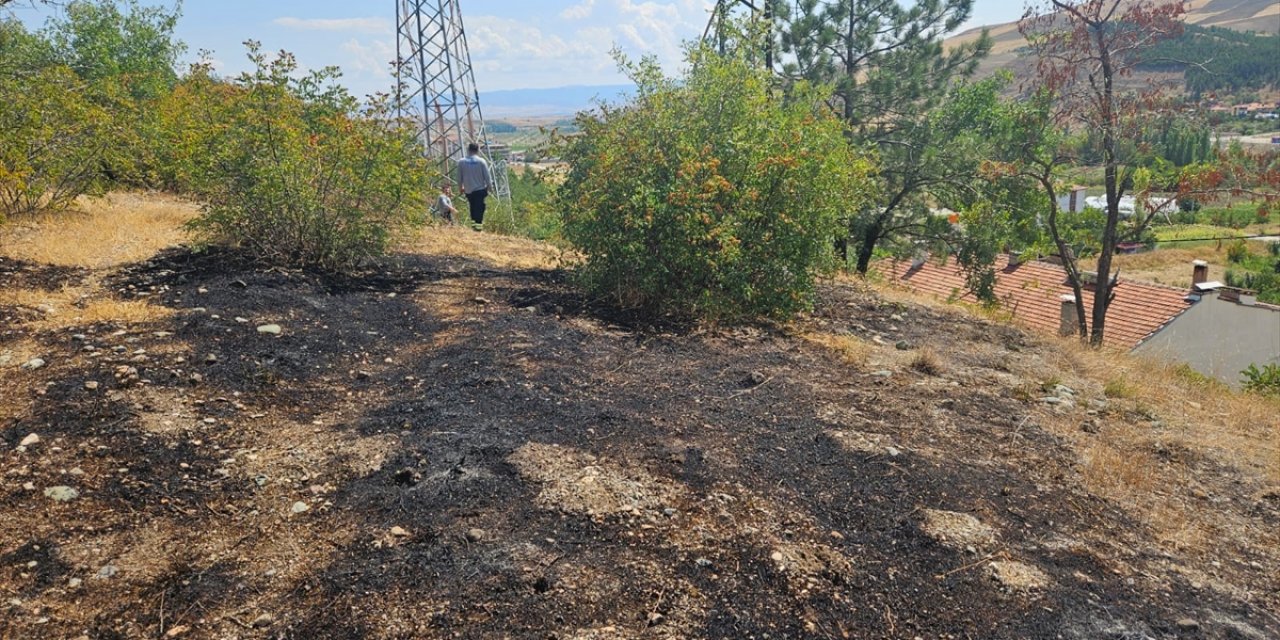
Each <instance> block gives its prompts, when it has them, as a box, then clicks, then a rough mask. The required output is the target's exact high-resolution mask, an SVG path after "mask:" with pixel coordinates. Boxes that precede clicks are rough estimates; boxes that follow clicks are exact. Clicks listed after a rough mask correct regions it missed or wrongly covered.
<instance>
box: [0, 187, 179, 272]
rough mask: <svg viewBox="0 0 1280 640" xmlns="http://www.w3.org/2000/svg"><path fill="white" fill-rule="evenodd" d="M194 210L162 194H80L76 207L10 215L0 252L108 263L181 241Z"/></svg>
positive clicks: (63, 262) (61, 262)
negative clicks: (18, 216) (13, 217)
mask: <svg viewBox="0 0 1280 640" xmlns="http://www.w3.org/2000/svg"><path fill="white" fill-rule="evenodd" d="M197 213H199V207H198V206H197V205H195V204H193V203H191V202H188V201H185V200H180V199H178V198H175V197H172V196H165V195H157V194H137V193H113V194H111V195H108V196H106V197H104V198H81V199H80V200H79V201H78V210H77V211H68V212H63V213H53V214H44V215H41V216H37V217H34V218H22V219H18V220H12V221H10V224H9V225H8V226H7V227H5V228H4V229H3V230H0V253H2V254H5V255H8V256H10V257H13V258H18V259H22V260H29V261H31V262H39V263H42V264H51V265H58V266H65V267H86V268H90V269H102V268H108V267H113V266H117V265H121V264H127V263H130V262H137V261H139V260H145V259H147V258H150V257H151V256H153V255H155V254H156V252H157V251H159V250H161V249H164V248H165V247H170V246H173V245H176V244H180V243H182V242H184V241H186V240H187V234H186V231H184V230H183V225H184V224H185V223H186V222H187V221H189V220H191V219H192V218H193V217H195V216H196V214H197Z"/></svg>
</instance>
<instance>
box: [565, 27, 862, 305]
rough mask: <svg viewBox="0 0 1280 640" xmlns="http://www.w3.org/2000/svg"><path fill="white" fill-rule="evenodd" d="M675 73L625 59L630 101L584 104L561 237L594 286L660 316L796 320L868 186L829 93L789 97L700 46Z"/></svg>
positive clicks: (572, 148)
mask: <svg viewBox="0 0 1280 640" xmlns="http://www.w3.org/2000/svg"><path fill="white" fill-rule="evenodd" d="M689 62H690V67H689V71H688V72H686V74H685V76H684V77H682V78H680V79H678V80H676V79H671V78H666V77H664V76H663V75H662V72H661V69H659V68H658V66H657V65H656V63H655V62H653V61H652V60H645V61H642V62H640V63H639V64H624V65H623V68H624V70H625V71H626V72H627V73H628V75H630V76H631V79H632V80H633V81H634V82H635V84H636V87H637V88H636V92H635V98H634V99H633V100H631V101H630V102H628V103H627V104H625V105H621V106H617V107H611V106H608V105H602V106H601V107H600V108H599V109H597V110H593V111H591V112H584V113H582V114H580V115H579V116H578V119H577V124H578V127H579V128H580V129H581V131H582V135H580V136H575V137H573V138H571V139H569V140H568V141H567V147H566V148H565V149H564V151H563V153H562V155H563V157H564V158H565V159H566V160H567V161H568V162H569V165H570V169H569V172H568V175H567V176H566V177H565V181H564V183H563V184H562V185H561V187H560V188H559V189H558V190H557V200H558V205H559V207H560V209H561V210H562V211H563V212H564V235H565V238H566V239H567V240H568V241H569V242H571V243H572V244H573V245H574V247H575V249H576V250H577V252H578V253H579V254H580V255H581V256H582V258H583V262H582V264H581V265H580V266H579V269H578V273H577V275H578V277H579V278H580V280H581V281H582V282H583V284H584V285H585V286H586V288H588V289H589V290H591V291H593V292H595V293H596V294H598V295H600V296H602V297H605V298H608V299H611V300H613V301H614V302H615V303H616V304H618V305H619V306H621V307H623V308H628V309H633V310H636V311H638V312H640V313H642V314H645V315H648V316H651V317H662V316H665V315H667V314H672V315H675V316H677V317H681V318H703V319H712V320H720V321H736V320H748V319H752V318H755V317H759V316H765V317H786V316H788V315H791V314H793V313H795V312H796V311H799V310H802V309H804V308H806V307H807V306H808V305H809V304H810V303H811V298H812V293H813V289H814V287H815V284H816V276H817V275H818V274H819V273H821V272H822V271H824V270H825V269H826V268H828V267H830V266H831V265H832V263H831V238H832V237H833V236H834V235H835V232H836V229H837V228H838V224H839V222H838V216H839V214H840V212H841V210H842V209H843V207H844V206H846V205H848V204H852V205H854V206H857V205H858V204H860V203H861V202H862V201H863V200H864V199H865V198H866V194H867V191H868V190H869V187H870V184H869V180H868V177H867V176H868V173H869V172H870V170H871V165H870V162H869V161H868V160H867V159H866V158H864V157H861V156H860V154H858V153H857V152H856V151H855V149H854V148H853V147H851V146H850V145H849V144H848V143H847V142H846V140H845V138H844V135H843V130H842V127H841V124H840V122H839V121H838V120H837V119H836V118H835V117H834V116H833V114H832V113H831V112H830V110H829V109H828V108H827V106H826V104H825V98H826V97H827V95H826V94H824V93H820V92H818V91H816V90H814V89H812V88H811V87H806V86H804V85H803V84H800V85H797V86H796V87H794V88H793V91H792V92H791V94H790V95H789V96H788V97H787V98H786V99H784V97H783V96H782V95H781V93H780V92H779V91H778V90H777V89H775V88H774V87H773V86H772V85H773V79H772V77H771V76H770V74H769V73H768V72H766V71H764V70H762V69H761V68H760V66H759V65H757V64H755V63H754V61H751V60H748V59H747V58H746V57H745V56H743V55H729V56H724V57H722V56H718V55H715V54H713V53H712V52H710V51H709V50H706V49H696V50H693V51H691V52H690V57H689Z"/></svg>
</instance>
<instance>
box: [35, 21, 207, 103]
mask: <svg viewBox="0 0 1280 640" xmlns="http://www.w3.org/2000/svg"><path fill="white" fill-rule="evenodd" d="M181 14H182V3H181V2H178V3H177V4H175V6H174V8H173V10H172V11H166V10H164V9H163V8H161V7H143V6H140V5H139V4H138V2H137V0H92V1H90V0H75V1H74V2H71V3H70V4H68V5H67V7H66V11H65V15H64V16H63V17H61V18H57V19H54V20H52V21H50V23H49V26H48V27H47V28H46V29H45V33H44V35H45V37H46V38H47V39H48V41H49V42H50V43H51V44H52V46H53V48H54V50H55V52H56V54H57V56H58V58H59V62H61V63H62V64H65V65H67V66H68V67H71V69H73V70H74V71H75V72H76V75H79V76H80V77H81V78H83V79H84V80H85V81H86V82H89V83H91V84H96V85H98V86H99V87H101V86H102V85H103V84H104V83H106V82H116V83H119V84H120V85H121V87H122V88H123V89H124V91H126V92H127V93H128V94H129V95H130V96H131V97H132V98H134V99H146V98H155V97H157V96H160V95H163V94H164V93H166V92H167V91H169V90H170V89H172V87H173V85H174V84H176V83H177V81H178V73H177V71H176V69H175V67H176V64H177V61H178V57H179V56H181V55H182V53H183V51H185V50H186V47H185V45H183V43H182V41H180V40H177V39H175V37H174V28H175V27H176V26H177V22H178V18H179V17H180V16H181Z"/></svg>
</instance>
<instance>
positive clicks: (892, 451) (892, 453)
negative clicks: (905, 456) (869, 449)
mask: <svg viewBox="0 0 1280 640" xmlns="http://www.w3.org/2000/svg"><path fill="white" fill-rule="evenodd" d="M884 452H885V453H887V454H889V457H890V458H896V457H898V456H900V455H902V450H901V449H899V448H897V447H885V448H884Z"/></svg>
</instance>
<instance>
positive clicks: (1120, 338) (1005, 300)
mask: <svg viewBox="0 0 1280 640" xmlns="http://www.w3.org/2000/svg"><path fill="white" fill-rule="evenodd" d="M995 267H996V284H995V293H996V298H997V299H998V300H999V304H1000V305H1001V306H1003V307H1004V308H1005V309H1006V310H1007V311H1008V312H1010V314H1011V315H1012V316H1013V318H1014V320H1015V322H1018V323H1019V324H1022V325H1024V326H1026V327H1028V328H1029V329H1032V330H1034V331H1039V332H1042V333H1052V334H1058V335H1073V334H1075V333H1076V331H1077V312H1076V303H1077V301H1076V298H1075V295H1074V293H1073V292H1072V290H1071V285H1070V284H1069V282H1068V281H1067V274H1066V271H1064V270H1063V268H1062V267H1061V266H1059V265H1056V264H1051V263H1049V262H1045V261H1040V260H1032V261H1021V260H1019V259H1018V258H1017V257H1016V256H1001V257H1000V258H998V259H997V262H996V265H995ZM877 269H878V270H879V271H880V272H881V273H883V274H885V275H886V276H887V277H888V278H889V279H890V280H891V281H892V282H895V283H897V284H900V285H904V286H906V287H908V288H910V289H913V290H915V291H917V292H919V293H923V294H926V295H933V296H935V297H937V298H939V299H945V300H962V301H967V302H971V303H976V302H977V299H976V298H974V296H973V295H972V294H970V293H968V292H967V291H966V289H965V279H964V273H963V271H961V269H960V268H959V266H957V265H956V263H955V262H954V261H953V260H951V259H948V260H947V261H946V262H945V263H939V262H937V261H930V260H921V259H917V260H914V261H911V260H885V261H882V262H880V263H879V264H878V265H877ZM1193 269H1194V276H1193V282H1194V283H1195V286H1194V287H1193V288H1192V289H1191V290H1187V289H1181V288H1177V287H1167V286H1163V285H1157V284H1150V283H1145V282H1136V281H1133V280H1120V281H1119V282H1118V283H1117V284H1116V287H1115V289H1114V292H1115V298H1114V299H1113V300H1112V303H1111V307H1110V309H1109V311H1108V312H1107V329H1106V332H1105V334H1104V338H1103V343H1104V344H1105V345H1106V346H1108V347H1112V348H1115V349H1121V350H1124V351H1132V352H1135V353H1143V354H1149V355H1157V356H1161V357H1166V358H1171V359H1174V360H1177V361H1181V362H1186V363H1187V364H1189V365H1191V366H1192V367H1193V368H1194V369H1195V370H1197V371H1199V372H1201V373H1203V374H1204V375H1207V376H1212V377H1214V378H1217V379H1219V380H1222V381H1223V382H1225V383H1227V384H1231V385H1237V384H1239V382H1240V372H1241V371H1242V370H1244V369H1245V368H1246V367H1248V366H1249V365H1250V364H1257V365H1258V366H1263V365H1266V364H1271V363H1280V307H1275V306H1272V305H1266V304H1261V303H1259V302H1257V299H1256V297H1255V296H1252V295H1250V294H1249V293H1248V292H1244V291H1240V290H1237V289H1230V288H1228V287H1224V286H1222V285H1221V284H1219V283H1215V282H1209V281H1208V264H1207V263H1203V262H1200V261H1197V262H1196V263H1195V265H1194V267H1193ZM1083 296H1084V301H1083V302H1084V305H1085V310H1086V314H1087V313H1088V312H1089V310H1091V309H1092V308H1093V291H1092V286H1091V285H1086V286H1085V290H1084V291H1083Z"/></svg>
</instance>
